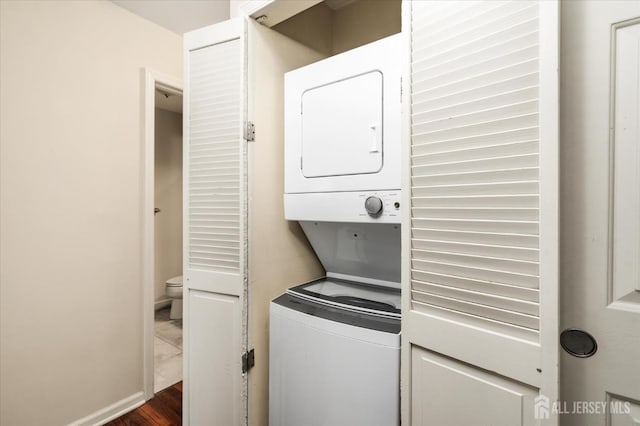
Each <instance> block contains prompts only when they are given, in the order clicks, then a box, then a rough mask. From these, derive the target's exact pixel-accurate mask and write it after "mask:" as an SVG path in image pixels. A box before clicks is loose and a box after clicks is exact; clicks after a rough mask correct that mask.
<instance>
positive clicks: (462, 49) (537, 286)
mask: <svg viewBox="0 0 640 426" xmlns="http://www.w3.org/2000/svg"><path fill="white" fill-rule="evenodd" d="M403 12H404V13H403V16H404V17H405V21H404V22H403V28H404V30H405V31H406V32H407V33H408V34H409V35H410V43H411V55H410V61H409V62H410V65H409V69H408V70H407V73H406V75H408V76H410V78H409V79H407V80H409V81H406V82H405V86H404V93H407V94H410V98H409V99H406V98H405V99H403V108H404V110H405V119H406V120H407V122H406V124H405V127H406V128H408V129H410V131H409V135H407V138H406V139H405V143H406V144H407V146H408V148H409V149H408V150H407V151H406V152H407V155H406V156H405V158H404V160H405V164H404V170H405V173H406V175H405V177H404V179H405V181H404V185H403V188H405V189H404V191H405V203H404V204H405V205H408V206H410V209H405V212H406V216H405V220H404V221H403V223H404V224H407V226H404V227H403V247H404V250H405V252H404V254H403V259H404V260H403V261H404V265H403V321H402V323H403V324H402V336H403V347H402V350H403V358H402V371H403V380H402V383H403V389H402V392H403V424H411V425H415V426H417V425H438V426H459V425H463V424H464V425H474V426H496V425H504V426H516V425H518V426H519V425H533V424H548V425H552V424H557V416H556V415H555V414H554V413H553V412H552V410H550V405H549V402H550V401H551V400H555V399H556V398H557V392H558V369H557V362H558V344H557V336H558V332H557V327H558V323H557V315H558V313H557V300H558V297H557V291H558V253H557V250H558V236H557V232H558V217H557V214H558V213H557V210H558V200H557V195H558V179H557V168H558V164H557V162H558V156H557V151H558V138H557V132H558V127H557V126H558V123H557V119H558V117H557V111H558V94H557V90H558V89H557V84H558V80H557V78H558V76H557V67H558V62H557V57H558V35H559V34H558V4H557V3H556V2H553V1H540V2H536V1H512V2H511V1H480V2H470V1H451V2H442V1H413V2H405V3H404V11H403ZM409 189H410V190H409Z"/></svg>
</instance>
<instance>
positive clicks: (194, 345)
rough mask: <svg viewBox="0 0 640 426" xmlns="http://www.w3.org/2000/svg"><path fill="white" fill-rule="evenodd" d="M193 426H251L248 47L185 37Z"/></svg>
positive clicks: (235, 30)
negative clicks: (245, 367) (246, 364)
mask: <svg viewBox="0 0 640 426" xmlns="http://www.w3.org/2000/svg"><path fill="white" fill-rule="evenodd" d="M184 43H185V57H184V58H185V73H184V75H185V86H184V136H185V138H186V141H185V153H184V171H185V172H184V175H185V179H184V182H185V188H184V209H185V211H184V218H185V229H184V235H185V238H184V253H185V255H184V271H183V272H184V339H185V341H184V369H185V371H184V405H183V412H184V416H183V418H184V423H185V425H189V424H190V425H194V426H200V425H220V426H231V425H240V424H245V423H246V416H247V406H246V392H247V385H246V377H245V376H244V375H243V373H242V365H241V356H242V353H243V352H244V351H245V350H246V335H247V334H246V302H247V301H246V297H245V294H246V288H247V267H246V264H247V256H246V229H247V219H246V218H247V212H246V204H247V188H246V186H247V183H246V141H245V140H244V139H243V127H244V124H243V123H244V120H245V116H246V96H245V93H246V90H245V88H246V74H245V70H246V59H245V57H246V53H245V52H246V48H245V43H246V37H245V22H244V21H243V20H242V19H235V20H232V21H226V22H223V23H220V24H217V25H213V26H210V27H206V28H203V29H201V30H197V31H193V32H191V33H188V34H185V39H184Z"/></svg>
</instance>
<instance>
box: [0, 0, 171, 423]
mask: <svg viewBox="0 0 640 426" xmlns="http://www.w3.org/2000/svg"><path fill="white" fill-rule="evenodd" d="M0 19H1V20H0V55H1V57H0V122H1V126H0V128H1V130H0V141H1V143H0V178H1V181H0V190H1V192H0V196H1V198H0V250H1V251H0V378H1V380H0V424H2V425H7V426H9V425H11V426H20V425H38V426H39V425H62V424H68V423H70V422H73V421H75V420H77V419H80V418H83V417H84V416H89V415H91V414H92V413H94V412H96V411H97V410H101V409H103V408H105V407H107V406H109V405H110V404H114V403H116V402H118V401H120V400H122V399H123V398H127V397H130V396H131V395H134V394H136V393H138V392H141V391H142V386H143V385H142V310H141V306H142V301H141V295H142V287H141V282H140V281H141V210H140V206H141V182H142V169H141V152H142V146H141V134H142V111H141V104H142V102H141V101H142V97H141V95H142V85H141V82H142V73H141V68H142V67H147V66H148V67H151V68H153V69H155V70H158V71H160V72H163V73H165V74H169V75H173V76H176V77H180V76H181V74H182V56H181V54H182V47H181V43H182V39H181V38H180V37H179V36H177V35H176V34H174V33H171V32H169V31H168V30H164V29H162V28H160V27H158V26H156V25H155V24H152V23H150V22H148V21H145V20H143V19H141V18H139V17H137V16H135V15H133V14H131V13H129V12H127V11H125V10H124V9H122V8H120V7H118V6H116V5H114V4H113V3H111V2H108V1H91V0H83V1H0Z"/></svg>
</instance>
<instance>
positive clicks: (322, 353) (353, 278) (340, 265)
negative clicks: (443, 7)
mask: <svg viewBox="0 0 640 426" xmlns="http://www.w3.org/2000/svg"><path fill="white" fill-rule="evenodd" d="M400 52H401V44H400V36H399V35H395V36H391V37H388V38H385V39H382V40H379V41H376V42H374V43H371V44H368V45H365V46H362V47H359V48H357V49H354V50H351V51H349V52H345V53H343V54H340V55H336V56H333V57H331V58H328V59H325V60H322V61H320V62H316V63H314V64H311V65H308V66H306V67H303V68H300V69H297V70H294V71H291V72H289V73H287V74H285V194H284V202H285V216H286V219H288V220H295V221H298V222H299V223H300V225H301V226H302V229H303V230H304V232H305V234H306V236H307V238H308V239H309V242H310V243H311V245H312V247H313V249H314V250H315V253H316V255H317V256H318V259H319V260H320V262H321V263H322V265H323V266H324V268H325V270H326V277H325V278H322V279H319V280H316V281H313V282H310V283H304V284H301V285H299V286H296V287H293V288H291V289H289V290H287V292H286V293H285V294H283V295H282V296H280V297H278V298H276V299H275V300H274V301H273V302H272V303H271V309H270V349H269V352H270V362H269V370H270V384H269V392H270V393H269V401H270V402H269V410H270V414H269V424H270V425H271V426H321V425H322V426H329V425H331V426H339V425H348V426H365V425H366V426H373V425H384V426H392V425H397V424H399V419H400V269H401V268H400V252H401V251H400V218H401V215H400V208H401V206H400V203H401V192H400V182H401V171H400V167H401V157H400V154H401V147H400V138H401V131H400V111H401V105H400V103H401V89H400V87H401V69H400V64H401V57H400V55H401V53H400Z"/></svg>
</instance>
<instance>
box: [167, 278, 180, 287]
mask: <svg viewBox="0 0 640 426" xmlns="http://www.w3.org/2000/svg"><path fill="white" fill-rule="evenodd" d="M167 287H182V275H179V276H177V277H173V278H169V279H168V280H167Z"/></svg>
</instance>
